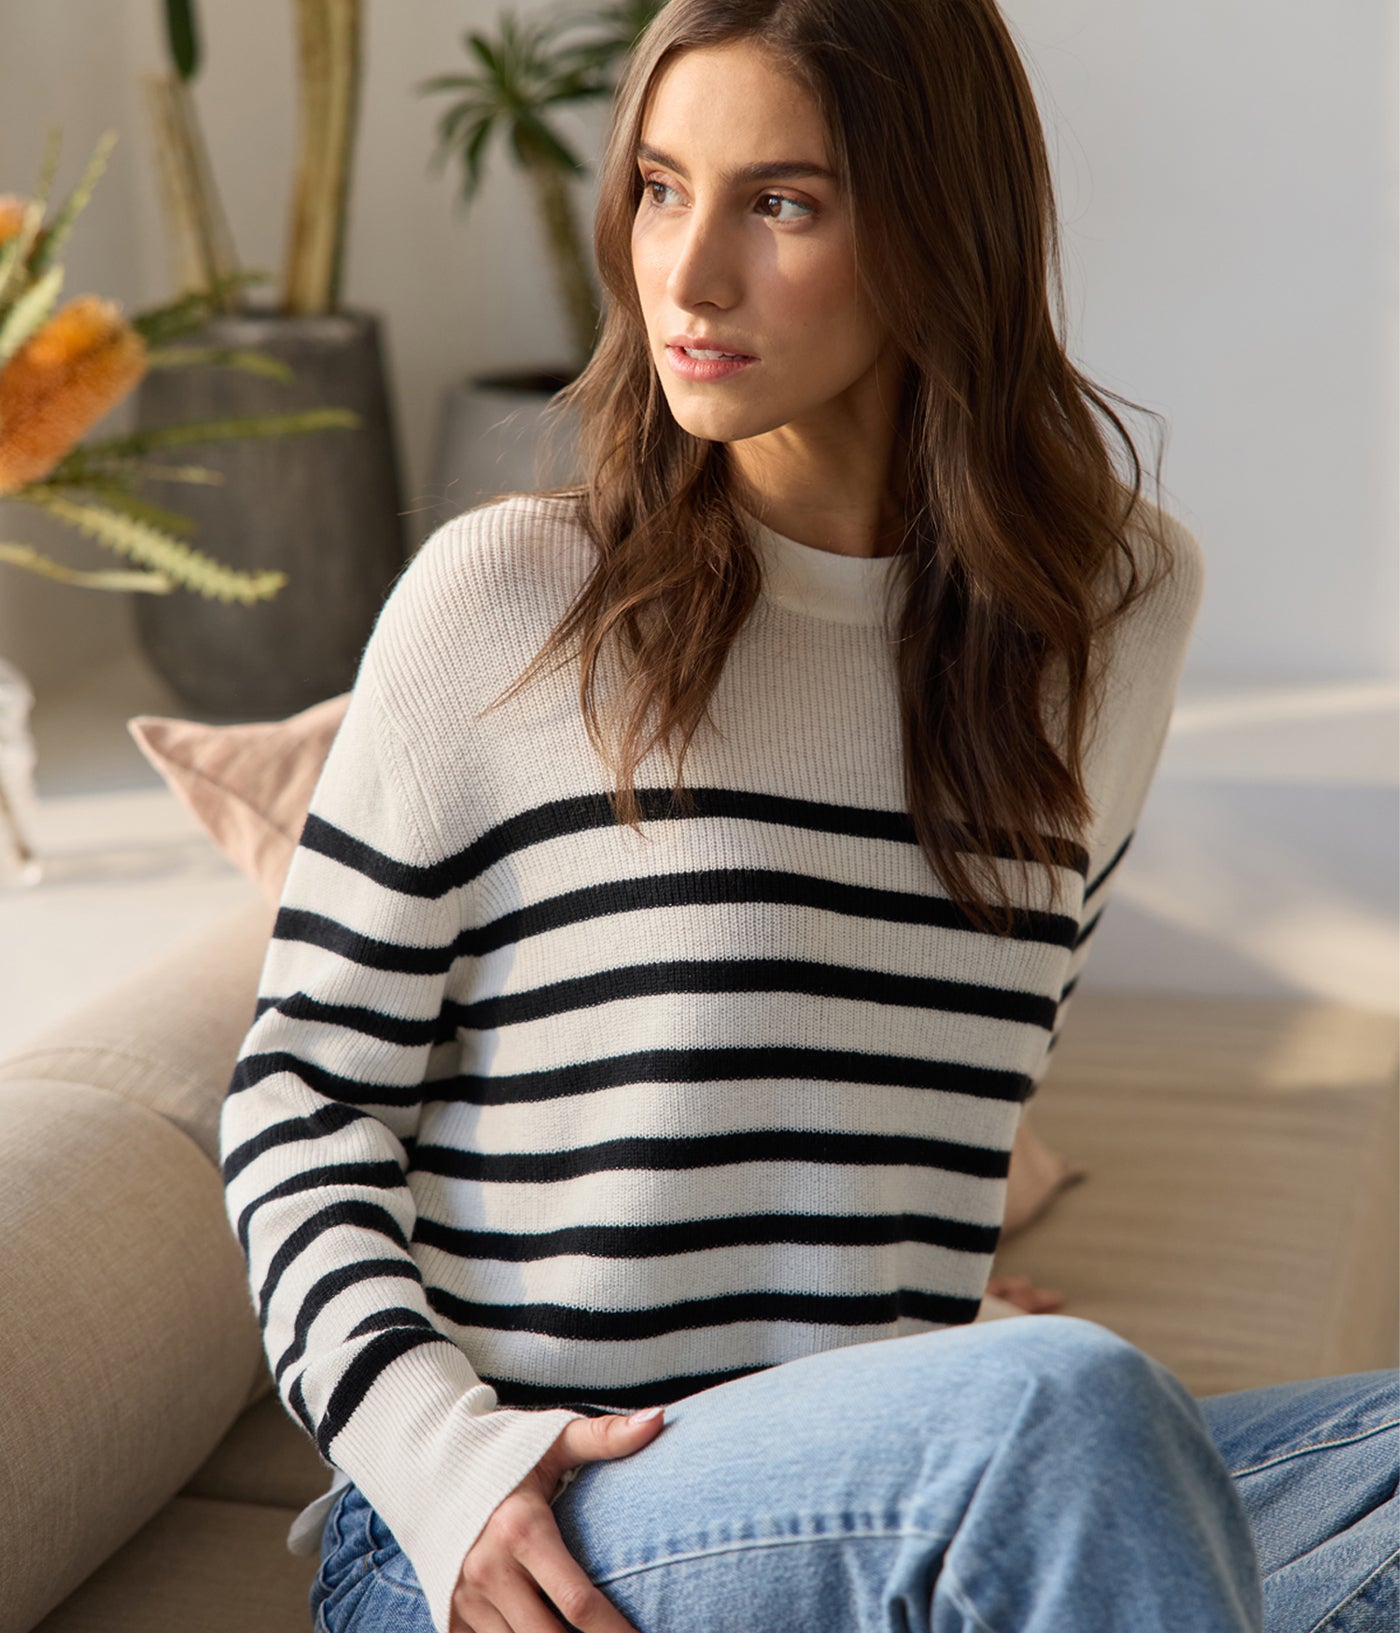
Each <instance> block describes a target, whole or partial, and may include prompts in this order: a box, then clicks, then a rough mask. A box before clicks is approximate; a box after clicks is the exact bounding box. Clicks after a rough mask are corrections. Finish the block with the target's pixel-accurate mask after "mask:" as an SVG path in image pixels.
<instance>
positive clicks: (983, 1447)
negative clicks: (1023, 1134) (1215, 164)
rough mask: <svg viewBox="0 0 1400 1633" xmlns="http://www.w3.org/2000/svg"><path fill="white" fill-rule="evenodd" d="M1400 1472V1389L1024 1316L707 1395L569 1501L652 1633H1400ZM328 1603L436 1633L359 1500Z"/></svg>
mask: <svg viewBox="0 0 1400 1633" xmlns="http://www.w3.org/2000/svg"><path fill="white" fill-rule="evenodd" d="M1398 1477H1400V1373H1397V1372H1394V1371H1390V1370H1383V1371H1379V1372H1364V1373H1355V1374H1351V1375H1348V1376H1343V1377H1334V1378H1320V1379H1315V1380H1312V1381H1309V1382H1304V1383H1292V1384H1280V1385H1275V1386H1273V1387H1270V1388H1265V1389H1246V1390H1239V1391H1236V1392H1234V1393H1231V1394H1226V1395H1214V1396H1205V1397H1203V1398H1201V1399H1199V1400H1195V1399H1193V1398H1192V1396H1191V1395H1190V1394H1189V1393H1188V1392H1187V1390H1186V1388H1185V1386H1184V1385H1183V1384H1182V1383H1181V1381H1180V1380H1179V1379H1178V1378H1177V1377H1176V1376H1175V1375H1174V1374H1173V1373H1172V1372H1170V1371H1169V1370H1168V1369H1167V1368H1166V1367H1164V1366H1162V1365H1161V1364H1160V1363H1159V1362H1157V1361H1154V1360H1152V1359H1151V1358H1150V1357H1149V1356H1147V1355H1145V1354H1144V1353H1143V1352H1142V1351H1141V1350H1139V1349H1137V1348H1135V1347H1134V1346H1133V1345H1131V1344H1129V1343H1128V1342H1127V1341H1126V1340H1124V1339H1121V1338H1119V1337H1117V1336H1116V1335H1115V1334H1113V1333H1111V1332H1109V1331H1108V1329H1107V1328H1105V1327H1102V1326H1100V1325H1098V1324H1097V1323H1096V1322H1091V1321H1085V1320H1083V1319H1081V1318H1079V1317H1077V1316H1064V1315H1027V1316H1020V1317H1016V1318H1014V1319H1008V1320H1001V1321H990V1322H979V1323H977V1324H975V1325H972V1326H967V1327H956V1328H945V1329H943V1330H941V1331H935V1332H927V1333H917V1334H913V1335H911V1336H909V1337H905V1338H895V1339H885V1340H879V1341H876V1342H873V1343H867V1344H850V1345H846V1346H844V1347H842V1348H840V1349H833V1350H823V1351H820V1352H818V1353H816V1354H813V1355H806V1356H803V1357H801V1358H800V1359H798V1360H795V1361H788V1362H785V1363H783V1364H781V1365H778V1366H772V1367H768V1368H766V1369H764V1370H763V1371H760V1372H754V1373H750V1374H748V1375H747V1376H745V1377H743V1378H737V1379H734V1380H732V1381H731V1382H729V1383H724V1384H718V1385H716V1386H715V1387H714V1388H711V1389H705V1390H701V1391H700V1392H699V1393H697V1394H694V1395H688V1396H685V1397H684V1398H683V1399H681V1400H679V1401H675V1402H673V1403H671V1404H670V1405H668V1406H667V1408H666V1424H665V1427H664V1428H663V1429H662V1430H661V1432H660V1433H659V1434H658V1435H657V1437H656V1438H655V1439H654V1440H652V1441H650V1442H649V1443H647V1444H646V1445H645V1446H644V1447H643V1448H642V1449H641V1450H640V1451H638V1452H635V1453H633V1454H632V1455H631V1456H630V1457H623V1458H618V1459H615V1460H611V1461H606V1462H591V1463H585V1464H583V1465H582V1466H581V1467H580V1468H579V1470H578V1474H577V1477H576V1478H575V1479H574V1480H573V1482H572V1483H571V1484H570V1485H568V1486H566V1487H565V1488H564V1490H563V1491H562V1492H561V1493H560V1494H559V1495H558V1496H557V1497H556V1499H555V1502H554V1507H553V1512H554V1515H555V1519H556V1522H557V1524H558V1526H559V1530H560V1534H561V1535H562V1537H563V1540H564V1542H565V1545H566V1546H567V1547H568V1549H569V1551H570V1553H571V1554H572V1555H573V1556H574V1558H575V1559H577V1560H578V1561H579V1563H580V1564H581V1565H582V1566H583V1568H584V1570H585V1572H586V1573H587V1575H588V1576H589V1578H590V1579H591V1580H592V1581H593V1582H594V1583H596V1584H597V1585H598V1586H599V1587H600V1588H602V1590H603V1591H604V1593H606V1595H607V1596H608V1598H609V1599H610V1600H612V1602H613V1603H614V1604H615V1605H616V1606H617V1607H618V1609H619V1610H620V1611H621V1612H622V1614H623V1615H624V1616H625V1617H626V1618H627V1619H628V1620H629V1621H630V1622H631V1623H632V1625H633V1626H634V1627H635V1628H637V1629H638V1630H639V1633H786V1630H787V1629H789V1628H805V1629H810V1630H811V1633H1099V1630H1102V1633H1124V1630H1125V1629H1131V1630H1132V1633H1260V1630H1266V1633H1322V1630H1324V1629H1325V1630H1327V1633H1395V1629H1396V1628H1397V1626H1400V1498H1397V1494H1396V1485H1397V1478H1398ZM545 1603H546V1605H547V1606H548V1608H549V1610H550V1612H551V1613H552V1614H554V1615H555V1617H556V1620H557V1621H558V1622H559V1623H560V1625H561V1626H567V1625H568V1624H567V1623H565V1622H564V1620H563V1618H562V1617H561V1616H558V1614H557V1612H555V1610H554V1607H553V1606H552V1604H550V1603H549V1601H548V1599H547V1598H546V1600H545ZM311 1608H312V1612H313V1614H314V1617H315V1624H314V1625H315V1628H316V1630H317V1633H432V1623H431V1620H430V1618H429V1616H428V1612H427V1605H426V1601H425V1600H424V1597H423V1593H422V1589H421V1588H420V1586H419V1583H418V1579H417V1577H416V1576H415V1574H414V1571H413V1567H412V1566H411V1565H410V1564H409V1562H408V1560H407V1558H406V1557H405V1556H404V1554H403V1553H402V1551H401V1550H400V1549H399V1547H398V1546H397V1544H396V1543H395V1541H394V1538H393V1535H392V1533H391V1532H390V1530H389V1528H388V1527H387V1526H386V1525H385V1523H384V1522H383V1520H382V1519H380V1517H379V1516H378V1514H376V1513H375V1511H374V1510H373V1509H372V1508H371V1507H370V1506H369V1504H368V1503H367V1502H366V1500H365V1498H364V1497H363V1495H362V1494H361V1493H360V1491H359V1490H358V1488H357V1487H355V1486H349V1487H347V1488H346V1490H345V1491H344V1492H343V1493H342V1494H341V1497H340V1499H339V1501H338V1502H337V1504H336V1506H335V1508H333V1509H332V1511H331V1513H330V1516H329V1518H328V1519H327V1522H326V1530H325V1536H324V1539H323V1542H322V1563H321V1570H320V1574H319V1575H318V1577H317V1579H316V1582H315V1585H314V1586H313V1588H312V1592H311Z"/></svg>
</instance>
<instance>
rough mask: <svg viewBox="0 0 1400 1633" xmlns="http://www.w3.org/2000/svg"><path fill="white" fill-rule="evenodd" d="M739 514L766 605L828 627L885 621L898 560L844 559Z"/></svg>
mask: <svg viewBox="0 0 1400 1633" xmlns="http://www.w3.org/2000/svg"><path fill="white" fill-rule="evenodd" d="M741 510H742V507H741ZM742 514H743V516H744V519H745V521H746V522H747V523H748V527H749V533H750V537H751V538H752V540H753V545H754V549H755V551H756V552H757V553H758V556H759V560H760V562H761V563H762V567H763V591H764V594H765V595H766V596H767V597H768V599H769V600H770V601H774V602H776V603H777V604H778V605H779V606H781V607H786V608H788V609H789V610H790V611H792V612H800V613H805V614H807V615H808V616H809V617H813V618H825V619H827V620H829V621H830V622H832V623H838V624H866V625H870V624H874V625H880V624H883V623H884V622H885V619H886V609H887V604H888V603H887V596H888V593H889V586H890V580H891V578H892V577H893V576H894V574H895V573H896V571H897V570H898V564H899V562H900V560H901V558H900V557H899V556H843V555H840V554H838V552H836V551H835V550H823V549H821V548H819V547H818V546H817V545H814V544H803V543H801V542H800V541H799V540H797V539H790V538H788V537H787V536H786V535H785V534H783V533H776V532H774V530H773V529H772V528H771V527H768V526H767V525H766V524H765V523H763V522H761V521H759V519H758V517H757V516H755V515H754V514H753V512H752V511H749V510H742Z"/></svg>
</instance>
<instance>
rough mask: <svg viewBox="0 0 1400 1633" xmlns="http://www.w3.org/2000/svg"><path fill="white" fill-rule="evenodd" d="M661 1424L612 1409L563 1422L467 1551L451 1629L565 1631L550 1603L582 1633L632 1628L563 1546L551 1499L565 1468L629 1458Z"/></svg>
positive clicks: (455, 1632) (461, 1632)
mask: <svg viewBox="0 0 1400 1633" xmlns="http://www.w3.org/2000/svg"><path fill="white" fill-rule="evenodd" d="M664 1423H665V1418H664V1417H663V1416H661V1415H660V1414H658V1415H657V1416H656V1417H654V1418H652V1419H651V1420H650V1421H649V1422H638V1421H637V1420H636V1419H635V1418H629V1417H622V1416H620V1415H613V1416H608V1417H601V1418H575V1420H574V1421H573V1422H572V1423H567V1424H565V1425H564V1428H563V1431H562V1432H561V1434H560V1435H559V1438H558V1439H557V1440H556V1441H555V1442H554V1444H553V1445H552V1446H551V1447H550V1448H549V1450H548V1451H547V1452H546V1453H545V1454H544V1456H543V1457H542V1458H541V1459H540V1460H539V1462H538V1463H536V1464H535V1466H534V1468H533V1469H531V1470H530V1472H529V1473H528V1474H527V1475H526V1476H525V1478H524V1479H523V1480H522V1481H521V1482H520V1484H519V1485H518V1486H516V1488H515V1490H514V1491H512V1492H511V1493H510V1495H509V1496H508V1497H505V1498H503V1499H502V1501H501V1502H499V1503H498V1504H497V1505H496V1507H495V1509H494V1510H493V1511H492V1514H491V1518H490V1519H489V1520H487V1522H486V1524H485V1526H484V1527H483V1529H482V1531H481V1534H480V1535H479V1536H478V1537H477V1539H476V1541H475V1542H474V1543H473V1544H472V1545H471V1547H470V1548H469V1549H468V1550H467V1556H466V1558H465V1559H464V1560H463V1561H462V1569H461V1573H460V1575H459V1576H458V1578H457V1586H456V1587H455V1588H454V1589H453V1592H452V1612H451V1617H450V1619H449V1623H448V1628H449V1633H563V1629H562V1626H561V1624H560V1622H559V1621H558V1620H557V1619H556V1618H555V1617H554V1616H552V1615H551V1614H550V1609H551V1607H552V1608H553V1609H555V1610H557V1611H558V1612H559V1615H560V1616H562V1617H564V1619H565V1621H566V1622H567V1623H568V1624H569V1626H570V1627H574V1628H578V1629H580V1630H581V1633H637V1630H636V1629H635V1628H634V1627H633V1626H632V1624H631V1623H630V1622H629V1621H628V1620H627V1619H626V1617H625V1616H623V1614H622V1612H621V1611H619V1610H618V1608H617V1606H616V1605H614V1604H613V1602H612V1600H611V1599H609V1598H607V1596H606V1595H605V1594H604V1593H603V1592H602V1590H601V1589H600V1588H596V1587H594V1585H593V1583H592V1582H590V1581H589V1580H588V1577H587V1575H586V1574H585V1572H584V1570H583V1567H582V1566H581V1565H580V1564H579V1563H578V1561H577V1560H576V1559H575V1558H574V1557H573V1555H572V1554H571V1553H570V1552H569V1550H568V1549H567V1548H566V1547H565V1546H564V1539H563V1537H561V1536H560V1535H559V1526H558V1524H557V1523H556V1522H555V1518H554V1514H553V1511H552V1510H551V1508H550V1506H549V1505H550V1501H551V1499H552V1498H553V1497H554V1496H555V1495H556V1488H557V1486H558V1484H559V1479H560V1476H561V1475H562V1474H564V1473H565V1472H566V1471H567V1470H569V1469H573V1468H576V1467H577V1466H578V1465H579V1464H580V1463H593V1462H598V1461H600V1460H601V1459H603V1458H610V1457H630V1456H631V1455H632V1453H633V1452H636V1451H640V1450H641V1449H642V1447H643V1446H646V1445H648V1444H650V1442H651V1441H653V1440H655V1438H656V1436H657V1435H658V1434H659V1433H660V1431H661V1428H662V1426H663V1424H664ZM541 1594H544V1595H545V1596H546V1598H547V1601H548V1602H546V1600H545V1599H542V1598H541V1597H540V1595H541Z"/></svg>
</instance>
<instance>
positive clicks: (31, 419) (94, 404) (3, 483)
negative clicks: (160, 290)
mask: <svg viewBox="0 0 1400 1633" xmlns="http://www.w3.org/2000/svg"><path fill="white" fill-rule="evenodd" d="M145 372H146V343H145V341H144V340H143V339H142V338H141V336H140V335H139V334H137V332H136V331H135V329H133V328H132V327H131V325H130V324H129V323H128V322H127V321H126V319H125V318H124V317H123V316H122V314H121V308H120V307H119V306H118V305H117V303H116V302H115V301H108V300H103V299H101V298H100V297H99V296H97V295H79V296H77V297H76V298H75V299H74V300H71V301H69V302H68V304H67V305H66V306H64V307H62V308H61V309H60V310H59V311H57V312H55V313H54V315H53V316H52V317H51V318H50V319H49V320H48V322H47V323H45V324H44V325H43V327H42V328H40V329H39V330H37V331H36V333H34V334H32V335H31V336H30V337H29V339H28V340H27V341H26V342H25V343H24V345H23V346H21V347H20V348H19V350H18V351H17V352H16V353H15V354H14V356H13V357H11V359H10V360H9V362H8V363H6V364H5V366H4V368H3V369H0V494H3V493H13V492H14V491H15V490H16V489H17V488H22V487H23V486H24V485H25V484H26V483H28V482H37V481H38V480H39V479H40V477H42V476H45V475H47V474H48V472H49V471H51V470H52V469H53V467H54V466H55V465H56V464H57V463H58V462H59V460H60V459H62V458H63V456H64V455H65V454H66V453H68V451H69V450H70V449H71V448H73V447H74V446H76V444H77V443H78V442H79V441H80V440H81V438H82V437H83V436H84V435H85V433H86V432H87V431H88V430H90V429H91V427H92V426H94V425H96V423H97V422H98V420H100V419H101V418H102V416H103V415H104V414H106V413H107V412H108V410H109V409H111V408H112V407H114V406H115V405H116V404H117V403H119V402H120V401H121V400H122V398H123V397H125V396H126V394H127V393H128V392H129V391H130V390H131V389H132V387H133V386H135V385H136V383H137V381H138V380H140V379H141V377H142V375H143V374H145Z"/></svg>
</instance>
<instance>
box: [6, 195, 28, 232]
mask: <svg viewBox="0 0 1400 1633" xmlns="http://www.w3.org/2000/svg"><path fill="white" fill-rule="evenodd" d="M26 203H27V201H26V200H25V199H22V198H21V197H20V196H19V194H18V193H0V244H3V243H4V242H5V240H6V239H7V238H13V237H14V235H15V234H16V233H17V232H18V231H19V230H20V228H21V227H22V226H23V225H24V211H25V207H26Z"/></svg>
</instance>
